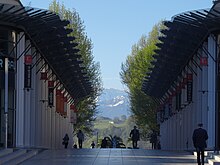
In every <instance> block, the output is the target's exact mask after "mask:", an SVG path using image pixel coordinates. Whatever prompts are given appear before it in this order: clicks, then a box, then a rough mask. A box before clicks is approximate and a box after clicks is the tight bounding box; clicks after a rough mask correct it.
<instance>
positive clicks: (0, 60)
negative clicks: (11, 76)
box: [0, 56, 15, 71]
mask: <svg viewBox="0 0 220 165" xmlns="http://www.w3.org/2000/svg"><path fill="white" fill-rule="evenodd" d="M0 70H5V57H2V56H0ZM8 70H9V71H15V64H14V59H13V58H8Z"/></svg>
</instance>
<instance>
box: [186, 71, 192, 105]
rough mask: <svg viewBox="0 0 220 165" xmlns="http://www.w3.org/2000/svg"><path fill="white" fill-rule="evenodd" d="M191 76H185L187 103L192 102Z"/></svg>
mask: <svg viewBox="0 0 220 165" xmlns="http://www.w3.org/2000/svg"><path fill="white" fill-rule="evenodd" d="M192 92H193V75H192V74H187V101H188V102H192Z"/></svg>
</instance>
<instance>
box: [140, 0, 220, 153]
mask: <svg viewBox="0 0 220 165" xmlns="http://www.w3.org/2000/svg"><path fill="white" fill-rule="evenodd" d="M219 18H220V3H219V2H214V5H213V7H212V8H211V9H210V10H205V9H204V10H198V11H191V12H186V13H182V14H179V15H176V16H174V17H173V18H172V21H165V22H164V25H165V26H166V27H167V28H166V29H164V30H162V31H161V32H162V33H163V37H161V38H160V41H161V43H159V44H158V45H157V46H158V50H157V51H156V54H155V61H154V62H153V63H152V64H153V65H155V67H154V68H153V69H152V71H151V72H149V74H148V75H147V76H146V77H148V79H146V80H145V81H144V83H143V91H144V92H145V93H146V94H147V95H150V96H152V97H153V98H154V99H155V100H156V101H157V102H158V108H157V109H156V111H157V119H158V124H159V125H160V135H161V137H160V139H161V146H162V148H163V149H169V150H191V149H193V144H192V133H193V130H194V129H195V128H196V127H197V124H198V123H201V122H202V123H203V124H204V128H205V129H207V131H208V134H209V139H208V149H210V150H214V149H219V145H220V136H219V132H220V123H219V112H220V111H219V108H218V107H219V105H220V104H219V103H220V101H219V90H218V88H219V84H220V82H219V59H220V57H219V50H220V49H219V48H220V47H219V44H220V42H219V41H220V40H219V39H220V37H219V36H220V35H219V34H220V26H219V23H218V20H219Z"/></svg>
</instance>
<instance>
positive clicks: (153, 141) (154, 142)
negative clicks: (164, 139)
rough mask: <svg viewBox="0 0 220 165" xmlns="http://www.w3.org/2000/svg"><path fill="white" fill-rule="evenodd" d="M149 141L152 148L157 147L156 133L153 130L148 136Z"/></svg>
mask: <svg viewBox="0 0 220 165" xmlns="http://www.w3.org/2000/svg"><path fill="white" fill-rule="evenodd" d="M150 143H151V144H152V149H156V148H157V133H156V131H154V130H153V132H152V134H151V137H150Z"/></svg>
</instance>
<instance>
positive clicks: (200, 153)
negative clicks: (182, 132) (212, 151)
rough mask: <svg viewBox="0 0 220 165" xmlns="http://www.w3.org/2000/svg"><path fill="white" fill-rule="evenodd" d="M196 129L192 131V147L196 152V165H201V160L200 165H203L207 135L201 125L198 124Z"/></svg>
mask: <svg viewBox="0 0 220 165" xmlns="http://www.w3.org/2000/svg"><path fill="white" fill-rule="evenodd" d="M198 127H199V128H197V129H195V130H194V131H193V137H192V139H193V145H194V147H195V148H196V152H197V163H198V165H201V160H200V159H202V165H204V151H205V148H206V147H207V144H206V140H207V139H208V134H207V131H206V130H205V129H203V128H202V127H203V124H202V123H200V124H198Z"/></svg>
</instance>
